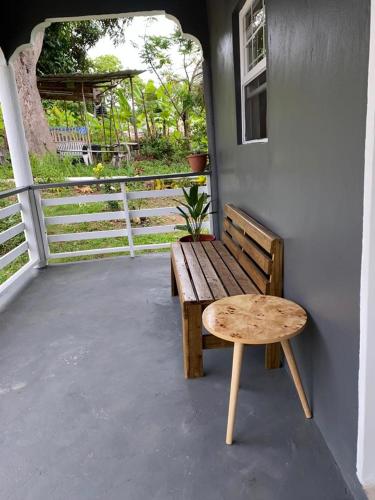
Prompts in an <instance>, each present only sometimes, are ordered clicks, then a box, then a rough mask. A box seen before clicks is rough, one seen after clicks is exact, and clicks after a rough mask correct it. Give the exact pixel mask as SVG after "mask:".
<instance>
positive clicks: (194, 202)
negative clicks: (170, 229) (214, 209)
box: [176, 184, 211, 241]
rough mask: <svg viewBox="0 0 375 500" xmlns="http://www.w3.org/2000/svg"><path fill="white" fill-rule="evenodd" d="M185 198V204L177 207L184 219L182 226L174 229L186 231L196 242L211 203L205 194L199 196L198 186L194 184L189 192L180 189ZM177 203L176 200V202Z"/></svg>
mask: <svg viewBox="0 0 375 500" xmlns="http://www.w3.org/2000/svg"><path fill="white" fill-rule="evenodd" d="M182 190H183V192H184V197H185V203H181V205H182V206H178V207H177V210H178V211H179V212H180V214H181V215H182V217H183V218H184V219H185V224H184V225H180V224H179V225H176V229H180V230H182V231H187V232H188V233H189V234H190V235H191V237H192V239H193V241H198V240H199V236H200V235H201V233H202V224H203V222H204V219H205V217H206V216H207V215H208V214H209V212H208V210H209V208H210V205H211V202H210V201H209V196H208V194H207V193H201V194H199V191H198V190H199V186H198V184H195V185H194V186H192V187H191V188H190V189H189V191H187V190H186V189H185V188H182ZM176 201H177V200H176Z"/></svg>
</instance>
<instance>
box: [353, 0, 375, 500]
mask: <svg viewBox="0 0 375 500" xmlns="http://www.w3.org/2000/svg"><path fill="white" fill-rule="evenodd" d="M367 94H368V95H367V119H366V143H365V170H364V201H363V240H362V269H361V298H360V300H361V312H360V353H359V377H358V441H357V475H358V478H359V480H360V482H361V483H362V485H363V486H364V488H365V489H366V490H367V491H368V493H369V495H370V497H371V498H375V0H371V20H370V53H369V67H368V90H367ZM373 495H374V496H373Z"/></svg>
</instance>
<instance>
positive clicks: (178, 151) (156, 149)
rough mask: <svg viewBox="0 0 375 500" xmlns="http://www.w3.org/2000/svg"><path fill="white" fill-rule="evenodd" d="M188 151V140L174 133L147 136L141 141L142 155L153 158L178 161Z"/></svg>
mask: <svg viewBox="0 0 375 500" xmlns="http://www.w3.org/2000/svg"><path fill="white" fill-rule="evenodd" d="M188 151H189V146H188V141H187V140H186V139H184V138H182V137H178V136H176V135H173V136H170V137H163V136H158V137H149V138H145V139H144V140H143V141H142V143H141V154H142V156H143V157H147V158H153V159H155V160H164V161H167V162H168V161H179V160H181V159H182V158H184V157H185V156H186V155H187V153H188Z"/></svg>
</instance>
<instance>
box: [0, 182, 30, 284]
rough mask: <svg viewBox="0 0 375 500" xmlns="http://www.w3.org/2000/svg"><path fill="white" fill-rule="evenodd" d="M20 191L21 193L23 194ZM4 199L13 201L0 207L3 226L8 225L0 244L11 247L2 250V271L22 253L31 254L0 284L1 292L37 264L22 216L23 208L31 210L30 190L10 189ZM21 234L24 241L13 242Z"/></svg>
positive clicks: (1, 235) (0, 257) (0, 263)
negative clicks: (32, 257) (30, 247)
mask: <svg viewBox="0 0 375 500" xmlns="http://www.w3.org/2000/svg"><path fill="white" fill-rule="evenodd" d="M18 193H20V195H21V196H20V195H19V194H18ZM16 195H18V201H16V202H13V200H12V199H13V198H14V197H15V196H16ZM25 195H26V196H25ZM2 199H3V200H9V199H10V200H11V201H10V204H8V205H6V206H5V207H3V208H1V209H0V221H1V222H2V227H3V226H6V229H4V230H3V231H1V232H0V245H1V246H3V248H6V247H7V246H8V247H11V248H10V249H9V250H7V251H6V253H4V252H1V254H2V255H1V256H0V271H1V270H2V269H4V268H5V267H7V266H9V265H10V264H12V263H13V262H14V261H15V260H16V259H18V257H20V256H21V255H24V254H29V255H27V258H26V259H25V261H26V262H25V263H24V264H23V265H22V266H21V267H20V268H19V269H18V270H17V271H16V272H15V273H14V274H12V275H11V276H10V277H9V278H8V279H7V280H6V281H5V282H4V283H2V284H0V294H1V293H2V292H3V291H5V289H6V288H8V287H9V286H10V285H12V284H13V283H14V282H16V281H17V280H18V278H20V277H21V276H24V275H25V273H27V272H28V271H29V270H30V269H32V267H34V266H35V265H36V264H37V261H36V260H31V259H30V252H29V243H28V241H27V238H26V231H25V230H26V226H25V222H24V221H23V216H22V215H23V214H22V212H23V210H25V211H29V210H30V202H29V197H28V191H27V190H26V189H25V190H14V191H9V195H7V196H2ZM17 215H19V217H16V216H17ZM12 218H13V219H15V221H12ZM19 235H23V238H22V239H23V240H24V241H22V242H20V243H19V244H16V243H14V244H12V243H13V242H12V241H11V240H13V238H16V237H17V236H19ZM14 241H17V240H14Z"/></svg>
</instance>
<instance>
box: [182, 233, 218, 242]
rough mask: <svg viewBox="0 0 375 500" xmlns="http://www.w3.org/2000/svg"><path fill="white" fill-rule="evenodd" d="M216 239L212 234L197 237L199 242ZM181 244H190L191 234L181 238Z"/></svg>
mask: <svg viewBox="0 0 375 500" xmlns="http://www.w3.org/2000/svg"><path fill="white" fill-rule="evenodd" d="M215 240H216V238H215V236H214V235H213V234H201V235H200V236H199V241H215ZM179 241H181V242H182V243H183V242H191V241H193V237H192V236H191V234H188V235H187V236H183V237H182V238H180V240H179Z"/></svg>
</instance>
